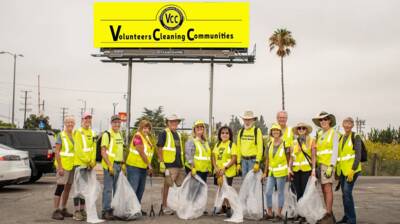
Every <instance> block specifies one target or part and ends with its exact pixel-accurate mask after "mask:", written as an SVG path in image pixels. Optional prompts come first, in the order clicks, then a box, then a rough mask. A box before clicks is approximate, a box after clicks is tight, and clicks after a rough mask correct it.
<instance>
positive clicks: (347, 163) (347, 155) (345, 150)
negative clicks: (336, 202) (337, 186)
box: [336, 133, 361, 177]
mask: <svg viewBox="0 0 400 224" xmlns="http://www.w3.org/2000/svg"><path fill="white" fill-rule="evenodd" d="M352 134H353V133H351V134H350V135H349V137H347V139H346V142H345V143H344V145H343V141H344V136H342V137H341V139H340V141H339V151H338V164H337V166H336V172H337V175H338V176H340V175H341V174H343V176H346V177H347V175H348V174H349V171H350V170H351V169H353V163H354V159H355V158H356V153H355V150H354V148H353V142H352V140H351V139H352V136H351V135H352ZM360 171H361V162H360V163H359V164H358V167H357V169H356V170H355V172H356V173H357V172H360Z"/></svg>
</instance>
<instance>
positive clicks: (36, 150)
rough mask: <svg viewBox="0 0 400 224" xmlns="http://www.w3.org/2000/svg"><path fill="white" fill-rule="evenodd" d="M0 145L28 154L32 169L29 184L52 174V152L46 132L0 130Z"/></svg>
mask: <svg viewBox="0 0 400 224" xmlns="http://www.w3.org/2000/svg"><path fill="white" fill-rule="evenodd" d="M0 143H1V144H4V145H7V146H10V147H13V148H15V149H19V150H23V151H28V152H29V158H30V165H31V169H32V174H31V179H30V182H35V181H37V180H39V179H40V177H42V175H43V174H44V173H52V172H54V166H53V160H54V152H53V150H52V146H51V143H50V141H49V137H48V133H47V132H46V131H42V130H24V129H0Z"/></svg>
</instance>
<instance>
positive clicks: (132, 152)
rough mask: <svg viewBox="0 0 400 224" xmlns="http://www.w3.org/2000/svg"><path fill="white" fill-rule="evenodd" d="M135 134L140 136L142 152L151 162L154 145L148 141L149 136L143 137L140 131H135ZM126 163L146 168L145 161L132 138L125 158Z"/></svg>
mask: <svg viewBox="0 0 400 224" xmlns="http://www.w3.org/2000/svg"><path fill="white" fill-rule="evenodd" d="M135 135H138V136H140V138H141V139H142V142H143V148H144V154H145V155H146V157H147V160H148V161H149V162H150V163H151V160H152V159H153V154H154V147H153V146H152V144H151V143H150V139H149V136H146V137H144V136H143V135H142V134H141V133H140V132H137V133H136V134H135ZM126 165H128V166H134V167H138V168H142V169H147V166H148V165H147V163H145V162H144V161H143V158H142V157H141V156H140V154H139V152H138V150H137V149H136V146H135V145H134V144H133V139H132V142H131V144H130V147H129V154H128V158H127V159H126Z"/></svg>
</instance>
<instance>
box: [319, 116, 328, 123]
mask: <svg viewBox="0 0 400 224" xmlns="http://www.w3.org/2000/svg"><path fill="white" fill-rule="evenodd" d="M319 121H320V122H321V121H329V118H327V117H325V118H322V119H319Z"/></svg>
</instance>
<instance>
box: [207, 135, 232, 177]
mask: <svg viewBox="0 0 400 224" xmlns="http://www.w3.org/2000/svg"><path fill="white" fill-rule="evenodd" d="M230 145H232V147H231V146H230ZM213 154H214V158H215V163H216V164H217V167H218V169H222V168H224V167H225V166H226V165H228V163H230V162H231V160H232V157H233V156H237V148H236V144H235V143H232V144H231V141H230V140H228V141H226V142H220V143H219V144H217V145H215V147H214V150H213ZM225 176H227V177H234V176H236V164H233V165H232V166H230V167H229V168H228V169H226V170H225Z"/></svg>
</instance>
